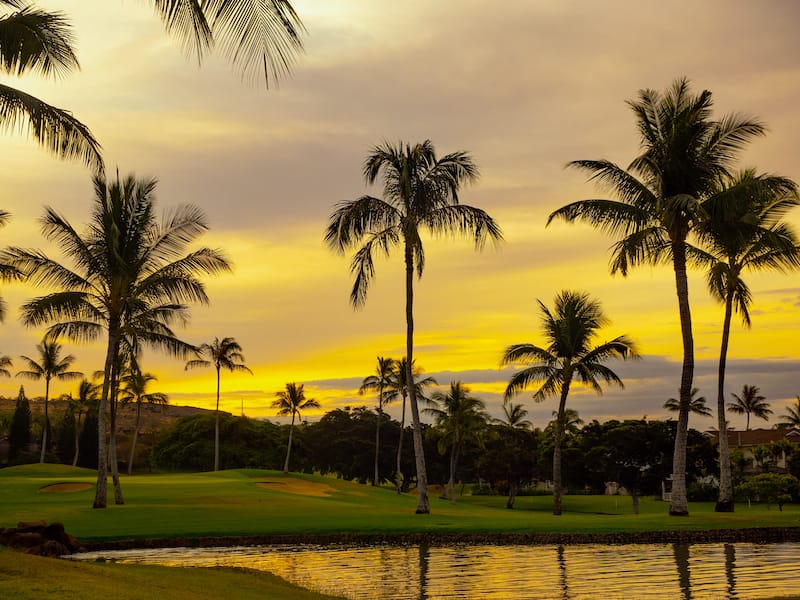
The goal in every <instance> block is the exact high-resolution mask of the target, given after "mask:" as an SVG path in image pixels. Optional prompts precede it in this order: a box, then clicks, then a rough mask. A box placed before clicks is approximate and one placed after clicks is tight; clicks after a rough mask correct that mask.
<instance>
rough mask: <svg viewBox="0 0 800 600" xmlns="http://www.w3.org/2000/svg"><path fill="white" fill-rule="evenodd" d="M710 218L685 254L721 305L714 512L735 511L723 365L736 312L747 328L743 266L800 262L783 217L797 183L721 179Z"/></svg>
mask: <svg viewBox="0 0 800 600" xmlns="http://www.w3.org/2000/svg"><path fill="white" fill-rule="evenodd" d="M706 204H707V207H708V212H709V218H708V219H706V220H705V221H703V222H702V223H700V224H699V226H698V227H697V228H696V232H697V234H698V237H699V238H700V240H701V243H702V248H694V247H690V248H689V259H690V260H692V261H693V262H695V263H697V264H699V265H701V266H703V267H705V268H706V269H707V275H706V282H707V284H708V289H709V291H710V292H711V296H712V297H713V298H715V299H716V300H718V301H719V302H721V303H722V304H723V305H724V306H725V316H724V317H723V322H722V342H721V344H720V356H719V369H718V380H717V418H718V426H719V431H720V436H719V464H720V479H719V498H718V500H717V504H716V510H717V512H733V509H734V502H733V477H732V473H731V462H730V453H729V450H728V432H727V426H726V421H725V370H726V362H727V356H728V342H729V339H730V331H731V318H732V316H733V313H734V312H737V313H739V314H740V315H741V317H742V323H743V324H744V325H745V327H750V304H751V302H752V296H751V293H750V288H749V287H748V285H747V283H746V282H745V281H744V279H743V278H742V273H743V272H744V271H748V270H749V271H756V272H757V271H766V270H772V271H778V272H785V271H787V270H789V269H793V268H797V267H798V266H800V251H798V237H797V235H796V233H795V232H794V230H793V229H792V227H791V226H790V225H789V224H788V223H786V222H784V221H783V220H782V218H783V216H784V215H785V214H786V212H787V211H788V210H790V209H792V208H794V207H795V206H797V205H798V204H800V200H799V199H798V196H797V185H796V184H795V183H794V182H793V181H792V180H791V179H787V178H785V177H776V176H772V175H756V174H755V172H754V171H752V170H748V171H744V172H742V173H739V174H737V175H736V176H735V177H728V178H723V179H722V180H721V181H720V184H719V190H718V192H717V193H716V194H715V195H714V196H713V197H712V200H710V201H709V202H707V203H706Z"/></svg>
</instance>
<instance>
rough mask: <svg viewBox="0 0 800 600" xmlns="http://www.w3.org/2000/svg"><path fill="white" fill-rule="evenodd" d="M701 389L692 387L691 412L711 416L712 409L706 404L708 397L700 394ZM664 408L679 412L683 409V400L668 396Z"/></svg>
mask: <svg viewBox="0 0 800 600" xmlns="http://www.w3.org/2000/svg"><path fill="white" fill-rule="evenodd" d="M699 392H700V390H699V389H698V388H696V387H693V388H692V401H691V402H690V403H689V412H690V413H694V414H696V415H700V416H702V417H710V416H711V409H710V408H708V407H707V406H706V397H705V396H698V395H697V394H698V393H699ZM664 408H666V409H667V410H668V411H670V412H678V411H680V409H681V401H680V400H678V399H677V398H668V399H667V401H666V402H664Z"/></svg>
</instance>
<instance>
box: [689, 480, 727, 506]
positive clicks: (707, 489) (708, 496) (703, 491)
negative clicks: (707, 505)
mask: <svg viewBox="0 0 800 600" xmlns="http://www.w3.org/2000/svg"><path fill="white" fill-rule="evenodd" d="M686 494H687V496H688V497H689V500H690V501H692V502H714V500H716V499H717V496H718V495H719V486H717V485H715V484H713V483H700V482H699V481H693V482H692V483H690V484H689V487H688V488H687V489H686Z"/></svg>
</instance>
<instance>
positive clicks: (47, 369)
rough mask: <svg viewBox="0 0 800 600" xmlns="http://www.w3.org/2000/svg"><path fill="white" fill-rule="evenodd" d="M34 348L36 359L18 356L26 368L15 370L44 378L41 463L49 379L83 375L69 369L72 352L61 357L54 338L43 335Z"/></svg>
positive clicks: (45, 433) (48, 427) (20, 375)
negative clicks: (49, 338)
mask: <svg viewBox="0 0 800 600" xmlns="http://www.w3.org/2000/svg"><path fill="white" fill-rule="evenodd" d="M36 350H38V352H39V360H38V361H37V360H36V359H33V358H30V357H29V356H24V355H23V356H20V358H21V359H22V360H23V362H24V363H25V365H26V366H27V367H28V369H27V370H24V371H17V377H24V378H25V379H33V380H35V381H38V380H39V379H44V427H42V451H41V454H40V455H39V462H40V463H43V462H44V455H45V453H46V451H47V433H48V430H49V429H50V418H49V415H48V411H47V406H48V400H49V399H50V380H51V379H53V378H55V379H58V380H61V381H64V380H70V379H77V378H80V377H83V373H79V372H77V371H70V370H69V368H70V367H71V366H72V363H74V362H75V357H74V356H73V355H72V354H68V355H66V356H64V357H62V356H61V344H59V343H58V342H57V341H55V340H48V339H47V337H45V339H43V340H42V341H41V342H40V343H39V344H36Z"/></svg>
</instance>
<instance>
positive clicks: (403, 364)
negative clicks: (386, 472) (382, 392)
mask: <svg viewBox="0 0 800 600" xmlns="http://www.w3.org/2000/svg"><path fill="white" fill-rule="evenodd" d="M392 371H393V372H392V377H391V379H390V381H389V390H388V391H387V393H386V397H385V398H384V402H385V403H386V404H390V403H392V402H394V401H395V400H397V399H398V398H399V399H400V401H401V402H402V403H403V404H402V409H401V411H400V436H399V437H398V440H397V471H396V473H395V484H396V485H397V493H398V494H399V493H400V492H402V491H403V477H402V468H401V466H402V465H401V459H402V456H403V434H404V433H405V428H406V398H407V397H408V385H407V382H408V381H409V380H408V379H406V378H407V376H408V365H407V360H406V357H405V356H404V357H403V358H401V359H400V360H398V361H395V364H394V368H393V370H392ZM411 374H412V377H413V378H414V396H415V397H416V398H417V400H427V398H426V396H425V391H424V389H425V388H426V387H428V386H431V385H436V379H434V378H433V377H422V367H418V366H417V365H416V361H415V362H414V364H412V365H411ZM420 378H421V379H420Z"/></svg>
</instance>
